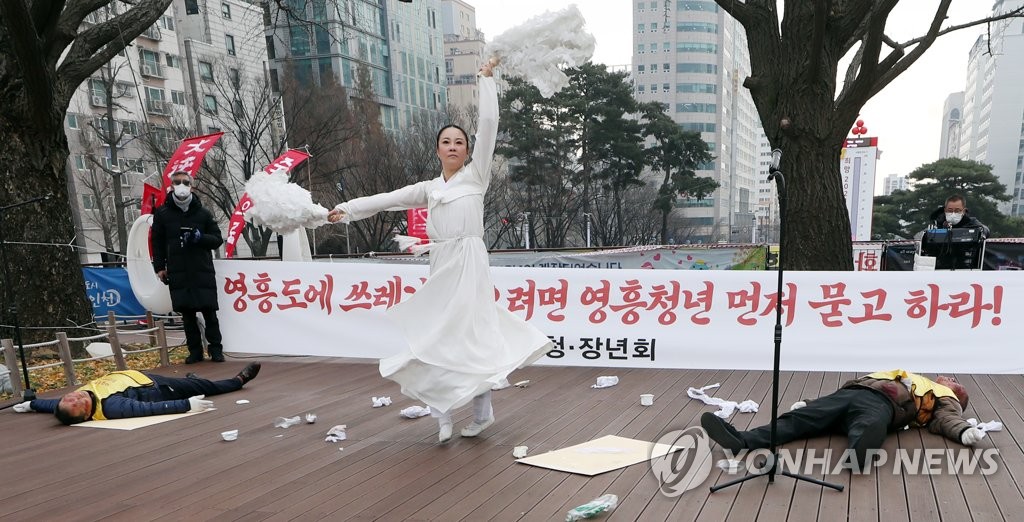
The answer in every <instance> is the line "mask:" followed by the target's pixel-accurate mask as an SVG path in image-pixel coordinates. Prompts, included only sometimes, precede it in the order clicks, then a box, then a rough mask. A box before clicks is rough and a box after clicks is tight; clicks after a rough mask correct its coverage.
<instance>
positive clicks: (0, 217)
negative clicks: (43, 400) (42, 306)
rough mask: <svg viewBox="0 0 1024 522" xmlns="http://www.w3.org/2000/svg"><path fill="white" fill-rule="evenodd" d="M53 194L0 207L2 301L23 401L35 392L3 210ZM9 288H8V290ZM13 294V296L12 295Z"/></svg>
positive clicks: (49, 195)
mask: <svg viewBox="0 0 1024 522" xmlns="http://www.w3.org/2000/svg"><path fill="white" fill-rule="evenodd" d="M52 196H53V194H47V195H45V196H39V197H37V198H32V199H27V200H25V201H22V202H20V203H14V204H12V205H7V206H3V207H0V261H2V263H3V271H4V303H5V304H6V305H7V310H8V311H9V312H10V314H11V323H12V324H13V326H14V341H15V342H16V343H18V353H19V354H20V358H21V371H22V376H23V377H24V379H25V388H24V390H22V395H21V398H22V400H25V401H32V400H35V398H36V392H35V390H33V389H32V384H31V383H30V382H29V380H28V364H26V363H25V344H24V343H23V342H22V341H21V325H20V324H18V298H17V296H15V295H14V284H13V283H12V282H11V276H10V272H9V271H8V267H7V265H8V263H7V240H6V239H5V238H4V226H3V225H4V212H6V211H8V210H10V209H12V208H17V207H21V206H24V205H30V204H32V203H36V202H38V201H43V200H46V199H50V197H52ZM8 289H10V290H8ZM12 296H13V297H12Z"/></svg>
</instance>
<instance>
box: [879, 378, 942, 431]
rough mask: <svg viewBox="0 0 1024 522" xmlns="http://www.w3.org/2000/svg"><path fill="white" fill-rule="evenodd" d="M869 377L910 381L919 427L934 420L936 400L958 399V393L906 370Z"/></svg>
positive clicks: (916, 420)
mask: <svg viewBox="0 0 1024 522" xmlns="http://www.w3.org/2000/svg"><path fill="white" fill-rule="evenodd" d="M868 377H870V378H872V379H879V380H888V381H897V382H905V380H909V381H910V395H911V397H913V399H914V406H916V407H917V417H916V419H915V422H916V423H917V425H919V426H924V425H925V424H928V422H929V421H930V420H932V412H933V411H934V410H935V400H936V399H937V398H939V397H952V398H953V399H957V400H959V399H958V398H957V396H956V393H953V390H951V389H950V388H949V387H948V386H944V385H942V384H939V383H937V382H935V381H933V380H931V379H929V378H927V377H923V376H921V375H918V374H916V373H910V372H908V371H906V370H890V371H887V372H875V373H872V374H870V375H868Z"/></svg>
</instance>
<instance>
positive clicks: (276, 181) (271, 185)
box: [245, 169, 329, 234]
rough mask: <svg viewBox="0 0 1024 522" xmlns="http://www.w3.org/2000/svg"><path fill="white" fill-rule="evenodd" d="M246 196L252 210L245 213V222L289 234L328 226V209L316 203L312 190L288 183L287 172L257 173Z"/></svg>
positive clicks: (246, 186) (279, 170)
mask: <svg viewBox="0 0 1024 522" xmlns="http://www.w3.org/2000/svg"><path fill="white" fill-rule="evenodd" d="M245 193H246V194H248V195H249V198H250V199H251V200H252V207H250V208H249V210H247V211H245V219H246V220H247V221H251V222H252V223H253V224H254V225H263V226H266V227H269V228H270V229H272V230H273V231H274V232H277V233H278V234H288V233H291V232H294V231H296V230H298V229H299V228H316V227H318V226H320V225H326V224H327V213H328V212H329V211H328V210H327V209H326V208H324V207H322V206H320V205H317V204H316V203H313V197H312V196H311V195H310V194H309V191H308V190H306V189H304V188H302V187H300V186H298V185H296V184H295V183H289V182H288V172H287V171H285V170H283V169H278V170H275V171H274V172H271V173H270V174H266V173H263V172H262V171H261V172H257V173H255V174H253V175H252V177H251V178H249V181H248V182H246V184H245Z"/></svg>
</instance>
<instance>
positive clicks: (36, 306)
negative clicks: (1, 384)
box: [0, 112, 92, 343]
mask: <svg viewBox="0 0 1024 522" xmlns="http://www.w3.org/2000/svg"><path fill="white" fill-rule="evenodd" d="M54 115H56V112H55V113H54ZM53 128H56V129H61V122H60V121H59V120H58V121H56V122H54V123H53V125H52V126H51V129H53ZM0 142H2V143H3V144H4V147H2V148H0V164H2V165H4V167H5V168H6V169H7V172H5V173H3V175H0V207H6V206H10V205H16V204H18V203H21V202H23V201H27V200H31V199H33V198H36V197H40V196H45V195H47V194H52V196H51V197H50V198H49V199H47V200H43V201H39V202H37V203H31V204H28V205H24V206H19V207H16V208H9V209H7V210H5V211H3V212H2V219H0V227H2V229H0V231H2V232H3V239H5V240H6V241H7V244H5V245H3V248H4V250H5V252H4V253H5V255H6V258H7V266H6V267H4V268H5V272H6V274H7V275H8V276H9V278H10V280H6V278H5V280H3V281H0V287H2V288H3V294H4V295H3V297H4V300H5V303H4V304H5V305H10V304H11V303H10V301H14V302H15V303H16V304H17V313H18V322H19V325H20V326H21V327H22V328H23V330H22V331H21V334H22V335H21V336H22V340H23V341H24V342H25V343H32V342H38V341H43V340H51V339H53V338H54V332H53V331H50V330H38V329H36V328H42V327H53V326H60V327H67V326H71V325H75V324H86V323H89V322H90V321H92V306H91V305H90V303H89V300H88V299H87V298H86V295H85V280H84V278H83V276H82V269H81V265H80V264H79V262H78V255H77V253H76V252H75V251H74V250H73V249H72V248H71V247H69V246H67V245H69V244H72V242H73V239H74V237H75V228H74V223H73V221H72V217H71V207H70V205H72V204H73V203H71V202H70V197H69V194H68V185H67V182H66V179H65V177H64V176H65V170H64V167H65V164H66V163H67V159H68V143H67V137H66V136H65V135H64V132H52V131H35V130H33V129H32V127H31V126H27V125H25V126H22V125H17V124H15V125H12V124H11V123H9V122H4V123H2V124H0ZM12 243H16V244H12ZM17 243H43V244H44V245H35V244H32V245H26V244H17ZM0 273H2V272H0ZM4 312H5V313H4V319H5V321H4V323H5V324H11V322H10V321H11V317H10V314H8V313H6V312H7V310H4ZM24 328H31V329H24ZM12 330H13V329H11V328H0V336H2V337H4V338H13V337H14V332H13V331H12Z"/></svg>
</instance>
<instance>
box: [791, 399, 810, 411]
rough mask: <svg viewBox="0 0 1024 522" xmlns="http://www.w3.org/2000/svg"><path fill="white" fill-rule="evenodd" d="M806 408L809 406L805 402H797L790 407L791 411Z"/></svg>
mask: <svg viewBox="0 0 1024 522" xmlns="http://www.w3.org/2000/svg"><path fill="white" fill-rule="evenodd" d="M804 406H807V403H806V402H804V401H796V402H794V403H793V405H792V406H790V407H789V411H793V410H799V409H800V408H803V407H804Z"/></svg>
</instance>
